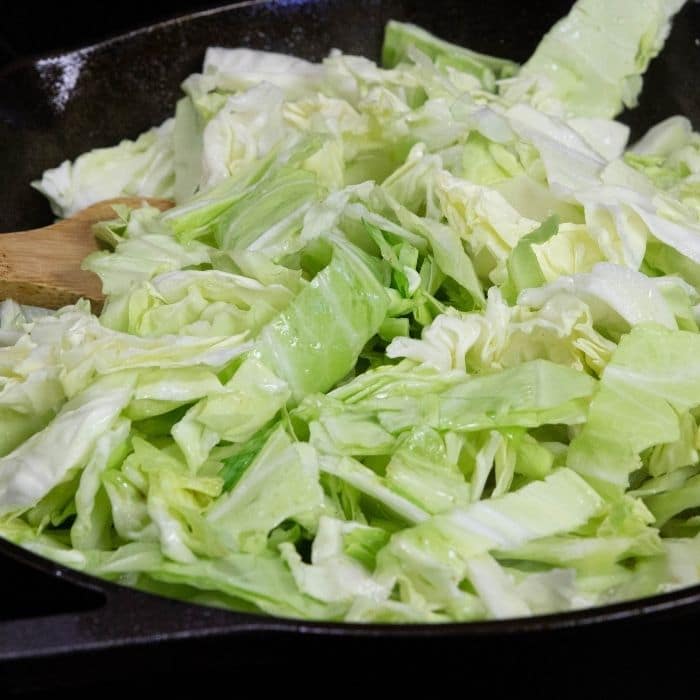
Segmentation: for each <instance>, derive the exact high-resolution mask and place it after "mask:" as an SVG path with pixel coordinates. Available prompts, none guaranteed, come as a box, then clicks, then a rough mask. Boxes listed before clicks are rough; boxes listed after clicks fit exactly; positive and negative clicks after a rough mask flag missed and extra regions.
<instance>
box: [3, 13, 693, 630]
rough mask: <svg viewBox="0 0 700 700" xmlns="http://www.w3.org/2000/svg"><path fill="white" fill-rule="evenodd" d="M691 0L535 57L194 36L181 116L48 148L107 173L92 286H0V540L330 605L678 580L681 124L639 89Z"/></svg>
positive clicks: (563, 599)
mask: <svg viewBox="0 0 700 700" xmlns="http://www.w3.org/2000/svg"><path fill="white" fill-rule="evenodd" d="M681 5H682V1H681V0H616V2H606V1H605V0H579V2H578V3H576V5H575V6H574V7H573V9H572V11H571V12H570V14H569V15H568V16H567V17H566V18H564V19H563V20H561V21H560V22H559V23H558V24H557V25H555V26H554V28H553V29H552V30H551V31H550V32H549V33H548V34H547V35H546V36H545V37H544V38H543V40H542V41H541V43H540V45H539V46H538V48H537V50H536V51H535V53H534V54H533V56H532V57H531V58H530V60H529V61H527V62H526V63H525V64H524V65H523V66H522V67H520V66H518V65H516V64H514V63H512V62H510V61H507V60H502V59H498V58H493V57H489V56H485V55H480V54H476V53H474V52H471V51H469V50H467V49H464V48H460V47H458V46H454V45H452V44H449V43H447V42H445V41H442V40H440V39H438V38H436V37H434V36H432V35H430V34H429V33H427V32H426V31H424V30H422V29H420V28H418V27H415V26H412V25H408V24H401V23H397V22H390V23H389V25H388V26H387V30H386V37H385V43H384V48H383V56H382V67H379V66H378V65H376V64H375V63H374V62H372V61H371V60H368V59H367V58H362V57H358V56H350V55H345V54H342V53H340V52H338V51H333V52H331V54H330V55H329V56H328V58H326V59H325V60H324V61H323V62H322V63H319V64H313V63H309V62H307V61H304V60H301V59H299V58H294V57H292V56H283V55H278V54H273V53H265V52H259V51H253V50H250V49H245V48H237V49H224V48H211V49H210V50H209V51H208V52H207V55H206V59H205V62H204V67H203V71H202V73H201V74H197V75H192V76H190V77H189V78H188V79H187V80H186V81H185V82H184V84H183V86H182V87H183V90H184V96H183V97H182V99H181V100H180V101H179V102H178V104H177V108H176V111H175V116H174V118H172V119H169V120H168V121H166V122H165V123H164V124H162V125H161V126H159V127H157V128H154V129H152V130H150V131H148V132H147V133H145V134H143V135H141V136H140V137H139V138H138V139H136V140H135V141H124V142H122V143H121V144H119V145H118V146H115V147H113V148H105V149H99V150H95V151H92V152H89V153H87V154H85V155H83V156H81V157H79V158H78V159H77V160H76V161H75V162H72V163H71V162H65V163H63V164H62V165H60V166H59V167H58V168H56V169H54V170H49V171H47V172H46V173H45V174H44V175H43V177H42V179H41V180H40V181H39V182H37V183H35V186H36V187H37V188H38V189H39V190H40V191H42V192H43V193H45V194H46V195H47V197H49V199H50V200H51V203H52V206H53V208H54V211H55V212H56V214H57V215H59V216H69V215H70V214H72V213H73V212H75V211H77V210H79V209H81V208H82V207H84V206H86V205H88V204H90V203H92V202H94V201H96V200H100V199H104V198H108V197H114V196H118V195H122V194H123V195H139V196H156V197H168V198H172V199H174V200H175V202H176V206H175V207H174V208H173V209H170V210H169V211H167V212H165V213H161V212H159V211H157V210H155V209H153V208H150V207H148V206H144V207H142V208H138V209H134V210H129V209H126V208H118V207H117V208H115V218H114V220H112V221H108V222H104V223H102V224H99V225H97V226H96V234H97V235H98V236H99V237H100V238H101V239H102V240H103V241H105V243H106V244H107V245H108V246H109V248H110V249H109V250H105V251H101V252H98V253H95V254H93V255H92V256H90V257H89V258H88V259H87V260H86V261H85V263H84V266H85V267H86V268H87V269H89V270H92V271H94V272H95V273H96V274H98V275H99V276H100V277H101V279H102V282H103V285H104V291H105V293H106V294H107V301H106V304H105V307H104V310H103V311H102V312H101V314H100V315H99V317H98V316H96V315H93V314H92V313H91V311H90V307H89V305H88V304H87V303H86V302H81V303H78V304H76V305H75V306H70V307H66V308H63V309H61V310H59V311H57V312H46V311H42V310H39V309H31V308H22V307H20V306H18V305H17V304H15V303H14V302H13V301H11V300H5V301H4V302H2V304H1V305H0V345H2V347H0V534H1V535H2V536H3V537H5V538H7V539H9V540H11V541H13V542H15V543H18V544H20V545H22V546H23V547H26V548H27V549H29V550H31V551H33V552H36V553H38V554H40V555H43V556H46V557H50V558H51V559H54V560H56V561H58V562H61V563H62V564H65V565H67V566H70V567H74V568H76V569H80V570H82V571H86V572H89V573H91V574H95V575H97V576H101V577H104V578H107V579H110V580H113V581H117V582H120V583H123V584H127V585H132V586H136V587H139V588H141V589H143V590H146V591H151V592H155V593H159V594H163V595H169V596H176V597H179V598H183V599H186V600H190V601H195V602H199V603H206V604H211V605H219V606H224V607H229V608H233V609H237V610H244V611H257V612H260V611H263V612H265V613H269V614H273V615H280V616H291V617H299V618H308V619H328V620H346V621H351V622H405V621H412V622H442V621H469V620H477V619H492V618H502V617H512V616H522V615H531V614H541V613H548V612H552V611H562V610H571V609H577V608H581V607H585V606H591V605H598V604H603V603H606V602H611V601H618V600H625V599H630V598H636V597H640V596H645V595H650V594H654V593H658V592H664V591H669V590H673V589H676V588H678V587H682V586H686V585H689V584H693V583H697V582H698V581H699V580H700V534H698V533H700V515H698V514H699V513H700V510H698V509H699V508H700V456H699V453H698V450H699V449H700V434H699V432H698V420H699V418H700V334H699V333H698V319H699V318H700V306H699V302H700V136H699V135H698V134H696V133H694V132H693V130H692V128H691V125H690V123H689V121H688V120H687V119H685V118H684V117H682V116H677V117H673V118H670V119H668V120H666V121H664V122H662V123H661V124H659V125H657V126H655V127H654V128H652V129H651V130H650V131H649V132H648V133H647V134H646V136H644V137H643V138H642V139H641V140H640V141H639V142H638V143H636V144H635V145H633V146H631V147H630V146H629V145H628V136H629V133H628V128H627V127H626V126H624V125H623V124H622V123H620V122H617V121H614V117H615V116H616V115H617V114H618V113H619V112H621V111H622V110H623V109H624V108H625V107H628V108H629V107H634V105H635V103H636V99H637V96H638V94H639V92H640V90H641V87H642V78H641V75H642V73H643V72H644V70H645V69H646V67H647V65H648V63H649V61H650V60H651V59H652V58H653V57H654V56H655V55H656V54H657V53H658V52H659V51H660V50H661V48H662V46H663V43H664V40H665V38H666V36H667V34H668V31H669V29H670V21H671V18H672V16H673V14H674V13H675V12H676V11H678V10H679V9H680V6H681Z"/></svg>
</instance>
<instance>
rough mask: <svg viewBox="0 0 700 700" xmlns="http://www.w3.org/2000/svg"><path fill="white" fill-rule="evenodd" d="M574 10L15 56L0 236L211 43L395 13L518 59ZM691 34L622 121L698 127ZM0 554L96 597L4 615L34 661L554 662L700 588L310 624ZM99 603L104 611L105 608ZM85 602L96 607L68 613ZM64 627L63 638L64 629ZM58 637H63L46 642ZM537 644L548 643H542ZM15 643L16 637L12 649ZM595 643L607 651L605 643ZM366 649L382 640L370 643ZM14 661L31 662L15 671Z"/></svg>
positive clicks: (341, 12) (354, 5) (373, 30)
mask: <svg viewBox="0 0 700 700" xmlns="http://www.w3.org/2000/svg"><path fill="white" fill-rule="evenodd" d="M570 5H571V2H570V0H551V1H549V2H547V1H544V0H530V1H529V2H526V3H517V4H516V3H513V4H511V3H510V2H509V1H508V0H490V2H488V3H482V2H463V1H460V0H454V1H450V0H431V2H430V3H421V2H418V0H385V1H382V0H359V1H351V0H348V1H347V2H342V1H340V0H337V1H331V0H293V1H291V2H282V1H279V2H249V3H241V4H238V5H237V6H229V7H226V8H220V9H218V10H213V11H210V12H204V13H199V14H196V15H192V16H187V17H183V18H180V19H175V20H172V21H170V22H166V23H163V24H160V25H156V26H154V27H151V28H147V29H144V30H140V31H137V32H134V33H131V34H129V35H124V36H121V37H117V38H115V39H112V40H109V41H107V42H104V43H101V44H98V45H95V46H92V47H89V48H86V49H81V50H77V51H74V52H70V53H64V54H59V55H55V56H52V57H48V58H40V59H32V60H26V61H23V62H19V63H16V64H14V65H12V66H10V67H9V68H7V69H5V70H4V71H3V72H2V73H0V182H1V183H2V187H1V188H0V231H8V230H10V231H11V230H20V229H23V228H32V227H36V226H40V225H43V224H46V223H48V222H50V220H51V214H50V211H49V209H48V206H47V205H46V203H45V201H44V199H43V198H42V197H41V196H40V195H38V194H37V193H35V192H33V190H31V189H30V188H29V186H28V183H29V181H31V180H32V179H34V178H35V177H37V176H38V175H40V173H41V172H42V170H44V169H45V168H47V167H51V166H54V165H56V164H58V163H59V162H60V161H62V160H63V159H65V158H73V157H75V156H76V155H78V154H79V153H81V152H83V151H85V150H88V149H91V148H94V147H98V146H105V145H111V144H113V143H116V142H117V141H119V140H120V139H121V138H125V137H133V136H135V135H136V134H138V133H139V132H140V131H143V130H144V129H146V128H148V127H149V126H151V125H153V124H157V123H159V122H160V121H162V120H163V119H164V118H166V117H167V116H168V115H170V114H171V113H172V111H173V107H174V104H175V101H176V99H177V97H178V85H179V83H180V81H181V80H182V79H183V78H184V77H185V76H187V75H188V74H189V73H191V72H193V71H195V70H197V69H198V68H199V66H200V65H201V60H202V58H203V54H204V50H205V48H206V47H207V46H209V45H227V46H236V45H245V46H250V47H253V48H260V49H269V50H275V51H281V52H289V53H293V54H297V55H300V56H303V57H306V58H309V59H320V58H321V57H323V56H324V55H325V54H326V53H327V52H328V51H329V49H330V48H332V47H338V48H340V49H342V50H343V51H347V52H352V53H360V54H365V55H368V56H371V57H375V58H376V57H377V55H378V52H379V47H380V44H381V38H382V32H383V25H384V23H385V22H386V20H388V19H389V18H396V19H403V20H409V21H413V22H416V23H418V24H421V25H423V26H425V27H426V28H428V29H430V30H431V31H434V32H436V33H437V34H439V35H441V36H443V37H445V38H447V39H449V40H452V41H455V42H457V43H461V44H463V45H466V46H469V47H470V48H473V49H475V50H478V51H484V52H489V53H493V54H497V55H503V56H506V57H509V58H512V59H515V60H524V59H525V58H526V57H527V56H528V55H529V54H530V53H531V51H532V49H533V48H534V47H535V45H536V43H537V41H538V40H539V38H540V37H541V36H542V34H543V33H544V32H545V31H546V30H547V29H548V28H549V27H550V26H551V24H552V23H553V22H554V21H555V20H556V19H557V18H558V17H560V16H561V15H563V14H565V13H566V11H567V10H568V8H569V6H570ZM504 18H507V19H504ZM698 29H700V6H699V5H698V4H697V3H689V4H688V5H687V6H686V7H685V9H684V10H683V11H682V13H681V14H680V15H679V16H678V17H677V19H676V22H675V24H674V30H673V33H672V35H671V37H670V39H669V41H668V42H667V45H666V48H665V50H664V52H663V53H662V55H661V56H660V57H659V58H658V59H656V60H655V61H654V62H653V63H652V66H651V68H650V70H649V71H648V73H647V76H646V80H645V90H644V93H643V96H642V101H641V105H640V107H639V108H638V109H637V110H635V111H634V112H631V113H629V114H627V115H625V117H624V118H625V120H626V121H627V122H628V123H629V124H630V125H631V126H632V129H633V134H634V135H637V136H638V135H639V134H641V133H642V132H643V131H644V129H645V128H647V127H648V126H650V125H651V124H653V123H655V122H657V121H659V120H660V119H662V118H664V117H666V116H669V115H671V114H676V113H683V114H685V115H687V116H689V117H690V118H691V119H693V120H694V122H695V124H696V126H698V125H700V91H698V90H697V89H696V87H695V86H696V76H697V75H699V74H700V49H698V47H697V46H696V44H695V40H696V39H695V37H696V30H698ZM3 550H4V551H5V553H6V554H7V555H9V556H11V557H12V559H13V560H14V561H19V562H21V563H22V564H25V565H28V566H30V567H33V568H35V569H37V570H40V571H43V572H44V573H45V574H48V575H50V576H54V577H55V576H60V577H61V578H63V579H65V580H67V581H72V582H75V583H76V584H78V585H80V586H82V587H83V590H87V589H90V590H91V591H92V592H93V595H94V596H96V597H94V598H93V599H91V602H89V601H88V602H89V604H87V603H85V600H87V598H84V599H83V603H85V604H81V605H78V603H77V602H75V603H73V604H72V605H73V607H70V608H69V609H70V610H72V611H74V612H72V613H71V614H70V615H62V616H60V617H58V618H57V617H43V618H40V619H39V618H37V617H36V615H37V612H36V611H35V612H34V613H33V615H34V620H33V621H32V622H31V624H30V623H28V622H27V621H17V620H15V621H14V622H12V621H10V622H2V621H1V620H2V619H3V616H0V662H2V661H3V660H5V661H7V660H10V659H11V658H15V659H18V658H22V659H24V662H22V663H25V662H29V661H31V660H32V659H36V658H38V657H41V658H55V657H56V656H57V655H61V654H63V653H65V652H66V651H76V650H77V651H85V652H86V653H88V652H89V653H94V652H96V651H98V650H105V649H111V650H112V651H113V652H114V651H115V650H116V649H121V650H122V651H121V652H120V653H124V652H123V650H124V649H125V648H126V647H128V646H129V645H131V646H132V647H134V648H136V647H137V646H138V645H140V644H143V643H149V642H153V641H154V640H161V641H162V640H175V639H179V640H180V643H179V646H178V648H179V649H181V650H182V649H183V648H186V647H183V646H182V642H184V641H186V640H190V641H192V640H195V641H197V643H198V644H200V645H201V644H204V643H205V641H206V640H209V644H210V646H211V644H213V643H214V642H215V641H216V640H220V639H222V638H227V637H230V636H231V635H236V634H240V633H241V632H242V631H244V632H246V634H248V635H251V636H250V637H249V639H251V640H252V639H258V638H259V636H260V634H262V633H263V632H266V633H269V632H276V633H277V637H278V639H279V640H280V641H279V642H276V644H277V645H278V647H279V648H280V649H281V648H282V647H283V646H284V640H289V638H290V635H294V636H295V638H296V636H298V635H299V634H300V633H302V634H301V637H304V638H305V639H306V640H307V642H306V643H307V645H308V646H307V647H306V649H307V650H308V653H317V654H322V653H328V650H327V649H325V650H324V648H323V645H322V643H319V642H318V640H319V639H323V638H327V637H329V636H333V637H339V638H340V637H342V638H345V639H347V640H349V641H347V642H345V644H355V647H356V651H359V648H360V647H359V646H358V639H360V638H361V639H364V640H366V641H367V642H369V641H370V640H373V643H374V644H377V643H381V642H382V640H383V641H384V642H386V641H387V640H388V639H389V638H393V640H394V642H395V643H396V644H397V645H398V646H396V647H395V648H394V652H396V651H397V650H398V649H401V648H403V647H401V643H400V640H402V641H403V642H406V640H408V639H411V638H413V639H425V637H426V635H427V636H430V637H431V639H432V640H437V639H443V640H447V639H450V638H454V636H459V637H461V638H462V639H463V640H464V641H467V640H471V642H470V646H468V647H461V649H462V652H466V651H467V649H468V648H471V649H472V651H473V650H475V649H477V648H482V647H483V649H484V650H485V649H486V648H494V647H493V645H494V644H497V643H498V640H502V639H503V638H504V637H505V636H509V637H510V638H511V639H514V638H515V637H517V638H519V639H521V642H519V644H521V646H520V647H519V648H520V650H521V651H520V653H521V654H524V655H525V656H527V655H529V654H532V653H535V651H536V649H540V652H541V650H542V648H543V647H541V646H540V647H538V646H537V644H547V645H548V646H547V649H548V651H547V653H548V654H550V655H551V654H556V653H559V652H557V651H556V646H555V645H552V643H551V640H552V636H551V635H554V634H558V635H560V637H559V638H560V639H569V642H567V643H571V638H570V637H567V635H570V632H571V629H572V628H577V629H579V632H582V631H583V630H588V632H586V634H589V635H590V634H593V633H594V632H593V633H592V632H590V630H595V629H596V628H598V627H600V625H598V624H594V625H591V623H599V622H602V621H607V622H609V623H613V628H614V629H615V630H617V631H618V632H609V631H608V632H606V636H605V643H606V644H615V643H616V642H615V641H614V640H616V639H619V637H618V636H616V634H623V633H624V634H628V632H629V628H630V625H637V624H648V623H650V622H651V621H652V620H654V621H655V622H656V624H669V625H670V624H677V623H676V622H673V620H677V619H680V618H678V617H677V616H678V615H681V614H682V615H683V618H682V619H683V620H685V621H687V622H688V623H690V622H691V621H694V620H695V619H696V615H697V616H698V618H700V606H699V605H698V601H700V587H695V588H691V589H687V590H684V591H680V592H677V593H674V594H668V595H665V596H656V597H654V598H650V599H646V600H644V601H639V602H632V603H628V604H620V605H616V606H612V607H606V608H598V609H595V610H589V611H583V612H581V613H576V614H566V615H553V616H548V617H547V618H532V619H528V620H518V621H506V622H496V623H479V624H469V625H445V626H439V627H438V626H430V625H424V626H408V625H406V626H392V627H388V626H381V625H380V626H375V627H373V628H369V627H362V626H358V627H354V628H353V627H351V626H348V625H328V624H308V623H304V624H301V623H297V622H294V621H276V620H274V619H271V618H259V617H254V616H253V617H251V616H244V615H236V614H232V613H228V612H223V611H214V610H206V609H203V608H194V607H192V606H187V605H184V604H182V603H177V602H174V601H163V600H160V599H156V598H153V597H151V596H148V595H145V594H142V593H138V592H135V591H130V590H129V591H126V590H125V589H120V588H119V587H117V586H113V585H111V584H105V583H103V582H98V581H95V580H92V579H87V578H86V577H83V576H81V575H79V574H76V573H74V572H69V571H68V570H65V569H62V568H61V567H59V566H56V565H54V564H51V563H49V562H43V561H41V560H39V559H38V558H36V557H34V556H32V555H29V554H27V553H25V552H23V551H21V550H19V549H17V548H15V547H12V546H11V545H7V544H4V543H0V555H1V554H2V552H3ZM9 561H10V560H9V559H7V562H8V563H6V564H5V563H3V561H2V559H0V567H2V568H3V569H4V570H6V571H7V570H8V569H7V567H9V566H10V564H9ZM17 571H19V569H17ZM5 585H7V584H5ZM36 585H37V586H38V585H39V584H36ZM2 592H3V590H2V587H0V593H2ZM58 595H60V594H58ZM85 595H88V594H87V593H86V594H85ZM105 599H106V600H107V601H108V604H107V606H106V612H105V609H104V608H100V607H99V606H100V604H101V603H102V601H103V600H105ZM76 601H77V598H76ZM90 607H92V608H94V609H92V610H91V611H87V612H82V613H81V612H75V611H77V610H78V609H79V608H80V609H84V608H90ZM39 612H45V611H39ZM141 615H142V616H143V617H141ZM19 616H20V617H21V615H19ZM6 617H7V616H6ZM10 617H12V616H10ZM15 617H17V616H15ZM139 620H141V627H140V634H139V622H138V621H139ZM129 625H131V627H129ZM134 625H136V632H134ZM615 625H617V626H615ZM613 628H611V627H606V629H607V630H610V629H613ZM57 629H58V630H59V632H60V634H59V637H55V631H56V630H57ZM656 629H658V628H656ZM669 629H670V628H669ZM32 630H33V631H32ZM51 630H53V633H54V638H53V641H52V642H51V643H49V641H50V640H49V637H50V635H51ZM542 632H547V634H546V635H543V634H541V633H542ZM23 635H24V636H23ZM42 635H48V636H42ZM61 635H62V636H61ZM256 635H257V636H256ZM535 637H537V638H540V639H544V638H546V640H547V641H543V642H535V643H533V642H532V641H531V640H532V639H533V638H535ZM3 639H4V640H5V641H4V642H3ZM577 639H579V640H582V639H586V637H585V636H584V637H580V636H579V637H577ZM588 639H589V641H590V639H591V638H590V636H589V637H588ZM18 640H20V641H21V640H23V642H22V643H19V644H18V643H17V642H18ZM268 640H269V637H268ZM523 640H530V641H523ZM596 640H597V641H596V644H600V643H601V642H602V641H603V638H601V637H597V638H596ZM269 643H270V642H269V641H267V642H265V644H269ZM125 645H126V646H125ZM489 645H491V646H490V647H489ZM207 648H209V647H207ZM255 648H256V647H255V646H254V645H252V646H251V647H249V648H248V653H249V654H251V653H253V651H252V650H254V649H255ZM370 648H374V647H366V648H365V650H367V649H370ZM440 648H442V647H435V648H434V649H433V650H432V651H433V653H445V652H439V649H440ZM18 649H19V650H20V651H22V654H23V655H22V654H20V655H17V654H16V653H15V656H14V657H13V653H14V652H17V650H18ZM13 650H14V652H13ZM560 651H561V650H560ZM170 653H174V652H172V650H171V652H170ZM217 653H219V652H217ZM166 656H167V654H166ZM482 656H483V654H482ZM133 658H134V659H135V658H136V656H134V657H133ZM245 658H248V656H245ZM523 658H524V657H523ZM163 663H167V661H165V660H163ZM15 668H22V667H21V664H20V666H16V667H15ZM97 668H99V666H98V667H96V669H97ZM0 685H1V683H0Z"/></svg>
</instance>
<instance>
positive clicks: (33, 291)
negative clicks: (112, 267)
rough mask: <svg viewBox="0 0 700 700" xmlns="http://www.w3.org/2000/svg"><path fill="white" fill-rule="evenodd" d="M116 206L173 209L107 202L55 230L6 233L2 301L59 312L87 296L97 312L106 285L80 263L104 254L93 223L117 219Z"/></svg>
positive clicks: (1, 238) (164, 204) (0, 249)
mask: <svg viewBox="0 0 700 700" xmlns="http://www.w3.org/2000/svg"><path fill="white" fill-rule="evenodd" d="M115 204H125V205H127V206H129V207H132V208H137V207H140V206H143V205H144V204H150V205H151V206H152V207H157V208H158V209H160V210H161V211H164V210H165V209H169V208H170V207H172V206H173V202H171V201H170V200H168V199H152V198H150V197H119V198H117V199H106V200H104V201H102V202H97V204H93V205H92V206H89V207H88V208H87V209H83V210H82V211H79V212H78V213H77V214H74V215H73V216H72V217H71V218H70V219H64V220H62V221H58V222H57V223H55V224H52V225H51V226H46V227H44V228H38V229H34V230H33V231H20V232H18V233H2V234H0V301H2V300H3V299H14V300H15V301H17V302H18V303H20V304H31V305H33V306H43V307H45V308H48V309H59V308H60V307H61V306H65V305H66V304H74V303H75V302H76V301H78V299H80V298H85V299H89V300H90V303H91V305H92V310H93V312H94V313H97V312H98V311H99V310H100V309H101V308H102V304H103V302H104V295H103V294H102V283H101V281H100V278H99V277H98V276H97V275H96V274H95V273H93V272H88V271H87V270H81V269H80V264H81V262H82V261H83V259H84V258H85V257H86V256H87V255H89V254H90V253H92V252H94V251H96V250H100V244H99V242H98V241H97V239H96V238H95V236H94V235H93V233H92V225H93V224H96V223H97V222H98V221H109V220H110V219H114V218H115V217H116V214H115V212H114V209H113V205H115Z"/></svg>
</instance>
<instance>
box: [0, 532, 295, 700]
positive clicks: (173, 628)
mask: <svg viewBox="0 0 700 700" xmlns="http://www.w3.org/2000/svg"><path fill="white" fill-rule="evenodd" d="M0 572H2V576H0V697H2V696H3V692H2V691H3V690H8V691H17V690H36V689H44V688H49V687H54V686H55V685H73V684H76V683H81V684H85V683H91V682H98V681H99V679H103V678H105V675H104V674H107V676H106V677H109V676H113V675H114V673H115V662H117V664H118V667H119V669H120V670H119V674H120V675H119V677H120V678H121V679H122V680H124V679H125V678H126V677H127V676H128V677H132V678H135V677H136V676H137V674H139V673H148V674H150V676H155V677H158V675H159V674H167V673H168V672H171V671H172V664H173V661H174V659H176V658H177V657H178V656H180V655H185V656H186V657H187V659H188V661H184V662H183V663H186V664H188V666H189V668H190V670H191V669H192V668H193V665H196V666H201V665H202V664H204V665H206V664H207V663H208V662H210V663H214V659H215V658H216V656H217V655H219V656H220V655H221V654H222V653H223V651H224V650H225V651H226V652H227V654H228V655H230V654H231V652H233V651H234V650H235V654H234V655H235V656H238V658H239V659H244V657H245V654H246V653H253V652H252V649H253V647H252V646H251V645H250V644H248V643H245V644H243V643H241V642H242V639H241V638H242V637H244V638H245V639H246V640H248V641H249V642H251V641H253V640H254V639H255V638H257V639H259V640H263V641H264V642H265V644H267V643H268V642H269V640H270V639H271V637H278V636H279V635H277V634H275V633H281V636H282V637H284V636H285V633H290V632H293V628H294V627H295V623H294V622H292V621H284V620H276V619H274V618H265V617H261V616H257V615H247V614H243V613H234V612H230V611H228V610H221V609H217V608H211V607H204V606H201V605H193V604H188V603H184V602H181V601H177V600H171V599H168V598H163V597H160V596H155V595H151V594H149V593H144V592H141V591H137V590H134V589H130V588H125V587H123V586H118V585H116V584H112V583H109V582H107V581H102V580H100V579H95V578H92V577H90V576H86V575H84V574H81V573H79V572H77V571H73V570H70V569H67V568H64V567H62V566H59V565H57V564H55V563H54V562H51V561H49V560H47V559H43V558H42V557H38V556H36V555H34V554H32V553H30V552H27V551H25V550H23V549H21V548H19V547H17V546H15V545H13V544H10V543H8V542H5V541H3V540H1V539H0ZM253 646H254V645H253ZM202 648H208V649H210V651H211V653H210V655H209V656H204V657H202V656H200V654H199V653H197V654H194V656H195V657H198V658H197V660H196V662H195V663H194V664H193V662H192V659H191V656H192V655H193V651H194V650H195V649H197V650H201V649H202ZM247 650H248V651H247ZM217 663H225V662H222V661H221V659H219V661H218V662H217ZM229 663H230V661H229ZM99 682H101V681H99Z"/></svg>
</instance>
